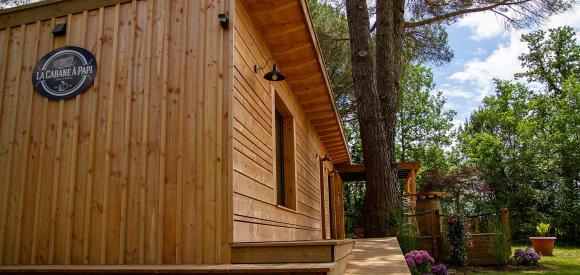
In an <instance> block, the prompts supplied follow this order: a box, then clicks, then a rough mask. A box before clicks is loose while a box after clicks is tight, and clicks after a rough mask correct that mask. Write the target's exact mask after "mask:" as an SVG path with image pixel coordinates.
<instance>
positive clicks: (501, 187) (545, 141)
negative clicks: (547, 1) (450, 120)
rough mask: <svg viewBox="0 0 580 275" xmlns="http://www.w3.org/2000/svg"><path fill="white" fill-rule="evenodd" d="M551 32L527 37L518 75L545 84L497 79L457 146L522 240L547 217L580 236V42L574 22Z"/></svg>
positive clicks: (567, 235) (565, 232) (563, 234)
mask: <svg viewBox="0 0 580 275" xmlns="http://www.w3.org/2000/svg"><path fill="white" fill-rule="evenodd" d="M548 33H549V35H546V32H543V31H538V32H534V33H531V34H529V35H524V36H523V40H524V41H525V42H528V45H529V46H528V47H529V50H530V52H529V53H527V54H524V55H522V57H521V58H520V60H522V63H523V65H524V68H525V71H524V72H523V73H521V74H518V75H517V76H518V77H520V78H526V79H527V80H529V81H535V82H538V83H541V84H544V88H542V89H540V90H533V89H531V88H529V87H528V86H526V85H524V84H522V83H519V82H513V81H499V80H497V81H496V83H495V86H496V87H495V94H494V95H491V96H488V97H486V98H485V99H484V100H483V105H482V106H481V107H480V108H479V109H478V110H477V111H476V112H474V113H473V114H472V115H471V117H470V118H469V120H468V122H467V123H466V125H465V126H464V127H463V128H462V129H461V130H460V133H459V136H458V145H459V150H460V151H461V153H462V155H463V156H464V157H465V161H466V164H468V165H471V166H476V167H479V168H480V169H481V171H482V172H483V175H484V176H483V178H484V180H485V181H486V182H488V183H489V185H490V187H491V191H492V200H491V202H492V204H493V205H495V207H496V208H497V207H507V208H509V209H510V212H511V213H512V215H511V221H512V234H513V236H514V239H515V240H524V239H526V238H527V237H528V236H531V235H533V234H535V225H536V224H537V223H539V222H540V221H546V222H549V223H550V224H553V225H555V227H557V228H558V232H557V234H558V235H559V236H558V237H559V238H561V239H564V240H566V241H573V242H580V220H579V219H578V218H577V217H578V216H580V184H579V182H580V178H579V177H580V150H578V148H580V105H579V102H580V81H579V80H578V79H579V74H580V71H579V70H580V69H579V68H580V65H579V60H580V57H579V54H578V53H579V50H578V49H579V46H578V43H577V42H576V40H575V38H574V35H572V34H573V31H572V30H571V29H570V28H568V27H563V28H557V29H553V30H550V31H549V32H548ZM564 209H565V211H563V210H564Z"/></svg>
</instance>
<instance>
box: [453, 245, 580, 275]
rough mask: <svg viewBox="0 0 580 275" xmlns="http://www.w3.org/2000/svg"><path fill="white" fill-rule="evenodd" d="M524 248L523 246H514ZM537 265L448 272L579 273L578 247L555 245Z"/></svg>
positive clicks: (579, 257) (579, 253) (469, 268)
mask: <svg viewBox="0 0 580 275" xmlns="http://www.w3.org/2000/svg"><path fill="white" fill-rule="evenodd" d="M516 248H522V249H523V248H525V247H524V246H515V247H513V250H515V249H516ZM540 264H541V266H539V267H522V266H512V265H510V266H507V267H505V268H500V269H498V268H491V267H490V268H484V267H482V268H479V267H468V268H466V269H463V270H453V271H451V272H450V274H551V275H559V274H566V275H569V274H570V275H571V274H580V247H556V248H554V256H542V259H541V260H540Z"/></svg>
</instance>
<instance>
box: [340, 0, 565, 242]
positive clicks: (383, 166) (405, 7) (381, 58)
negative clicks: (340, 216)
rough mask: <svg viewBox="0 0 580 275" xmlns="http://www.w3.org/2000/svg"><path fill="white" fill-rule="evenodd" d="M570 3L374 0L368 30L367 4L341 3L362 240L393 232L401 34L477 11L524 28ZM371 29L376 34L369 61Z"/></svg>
mask: <svg viewBox="0 0 580 275" xmlns="http://www.w3.org/2000/svg"><path fill="white" fill-rule="evenodd" d="M570 1H572V0H570ZM570 1H567V0H499V1H498V0H481V1H470V0H459V1H451V2H446V1H438V2H437V1H435V2H434V1H430V0H429V1H427V0H410V1H407V2H406V1H405V0H391V1H380V0H379V1H377V3H376V6H375V8H374V11H375V15H376V18H375V19H376V20H375V22H374V25H373V26H372V27H371V25H370V19H371V17H370V15H369V8H368V6H367V1H365V0H348V1H346V3H345V4H346V13H347V20H348V25H349V35H350V48H351V63H352V70H353V73H352V76H353V82H354V94H355V99H356V104H357V115H358V120H359V126H360V133H361V138H362V147H363V148H362V149H363V150H362V151H363V156H364V162H365V167H366V170H365V176H366V178H367V186H366V195H365V206H364V209H365V215H364V225H365V232H366V233H365V234H366V235H367V236H369V237H381V236H387V235H391V236H392V235H395V234H396V232H397V221H398V217H399V213H400V198H399V195H398V192H397V188H396V183H395V181H396V178H395V172H394V168H395V152H394V148H395V115H396V111H397V93H398V91H399V86H400V76H401V64H402V57H403V40H404V38H405V30H406V29H407V30H413V31H417V32H420V30H422V29H423V30H431V31H433V30H438V29H441V28H437V27H436V26H438V25H439V26H441V25H444V24H449V23H451V22H454V21H456V20H458V19H459V18H460V17H462V16H464V15H466V14H469V13H474V12H482V11H490V12H494V13H496V14H498V15H499V16H501V17H502V18H505V19H506V22H507V23H508V24H510V25H511V26H514V27H525V26H529V25H531V24H535V23H538V22H539V21H541V20H542V19H544V18H545V17H546V16H548V15H551V14H553V13H556V12H560V11H562V10H564V9H566V8H567V7H569V6H570ZM406 11H408V12H407V14H406ZM405 20H407V22H405ZM371 30H373V31H374V30H376V35H375V37H374V38H375V41H376V52H375V54H374V60H373V56H372V55H371V54H372V52H371ZM416 37H420V36H419V35H416ZM375 64H376V66H375Z"/></svg>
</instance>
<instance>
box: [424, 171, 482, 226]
mask: <svg viewBox="0 0 580 275" xmlns="http://www.w3.org/2000/svg"><path fill="white" fill-rule="evenodd" d="M482 176H483V175H482V173H481V171H480V170H479V169H477V168H473V167H465V166H461V167H453V168H451V169H450V170H449V171H445V170H442V169H437V168H428V169H426V170H424V172H423V174H422V184H421V185H420V188H419V193H426V192H446V193H447V195H448V196H445V197H442V198H441V200H440V201H441V206H442V208H443V213H454V212H455V213H474V214H475V213H480V212H483V211H484V210H486V209H490V208H493V206H491V205H490V201H491V192H490V191H491V189H490V187H489V185H488V184H487V183H486V182H485V181H484V180H483V177H482Z"/></svg>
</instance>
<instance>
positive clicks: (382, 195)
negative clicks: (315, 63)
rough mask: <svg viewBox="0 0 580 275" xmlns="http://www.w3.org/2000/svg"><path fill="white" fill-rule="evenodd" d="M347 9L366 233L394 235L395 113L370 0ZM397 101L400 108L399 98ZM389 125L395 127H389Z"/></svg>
mask: <svg viewBox="0 0 580 275" xmlns="http://www.w3.org/2000/svg"><path fill="white" fill-rule="evenodd" d="M346 10H347V20H348V26H349V34H350V46H351V59H352V71H353V82H354V92H355V97H356V103H357V104H356V105H357V115H358V120H359V126H360V134H361V141H362V147H363V158H364V163H365V176H366V192H365V202H364V207H363V208H364V211H363V223H364V227H365V236H366V237H384V236H394V235H396V232H397V231H396V230H397V221H398V220H399V216H400V203H399V202H400V198H399V194H398V192H397V188H396V180H395V171H394V154H393V153H394V132H395V131H394V130H395V129H394V116H392V118H391V116H389V115H390V114H389V115H388V116H386V117H385V116H384V115H383V111H382V107H381V103H382V102H381V97H380V96H379V92H378V90H377V81H376V78H375V70H374V66H373V60H372V56H371V47H370V31H369V14H368V9H367V5H366V1H365V0H349V1H346ZM383 72H384V70H381V73H383ZM397 83H398V82H397ZM395 96H396V93H395ZM394 102H395V108H396V99H395V101H394ZM395 111H396V109H395ZM387 120H390V121H387ZM387 126H390V127H391V129H386V127H387ZM391 139H392V140H391Z"/></svg>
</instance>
